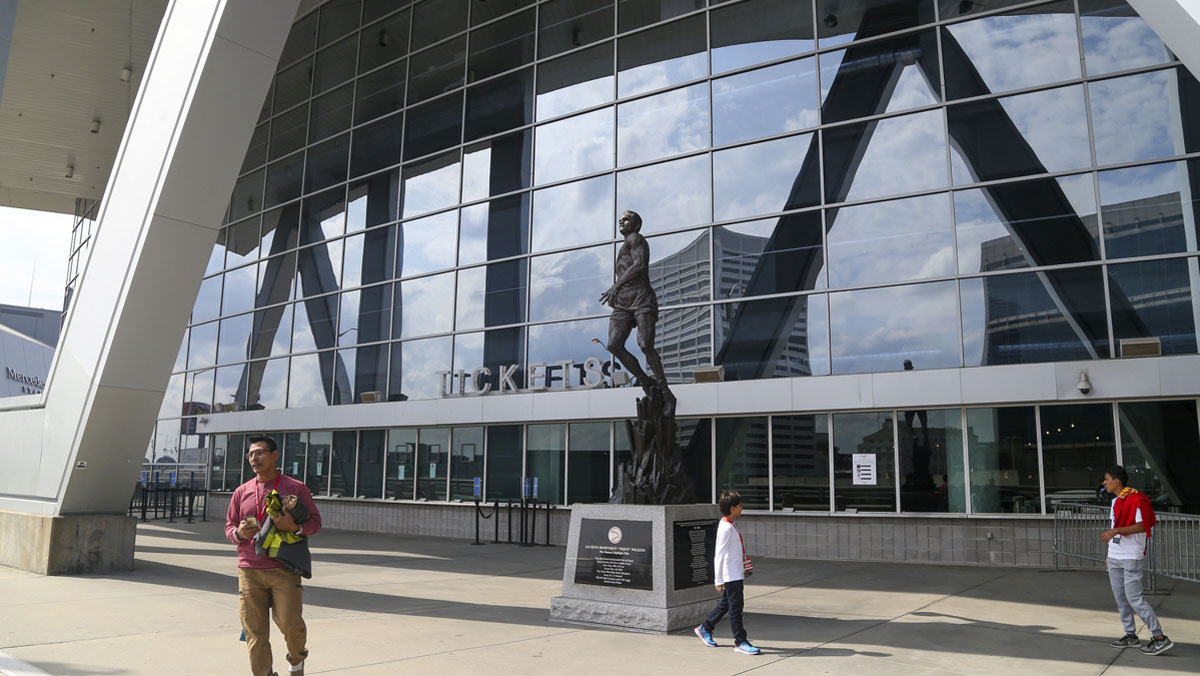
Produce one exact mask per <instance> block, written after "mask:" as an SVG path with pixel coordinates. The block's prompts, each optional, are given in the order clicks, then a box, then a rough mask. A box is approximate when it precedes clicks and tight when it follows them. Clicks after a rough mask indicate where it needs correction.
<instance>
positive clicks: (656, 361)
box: [637, 312, 667, 384]
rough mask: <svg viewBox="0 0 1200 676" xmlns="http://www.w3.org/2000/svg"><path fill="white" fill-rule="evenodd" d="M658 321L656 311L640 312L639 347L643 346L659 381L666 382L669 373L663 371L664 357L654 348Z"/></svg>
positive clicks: (649, 363)
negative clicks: (655, 326)
mask: <svg viewBox="0 0 1200 676" xmlns="http://www.w3.org/2000/svg"><path fill="white" fill-rule="evenodd" d="M657 321H658V317H657V316H655V314H654V313H651V312H639V313H638V315H637V330H638V335H637V342H638V347H640V348H642V354H644V355H646V365H647V366H649V367H650V371H651V372H652V373H654V377H655V378H657V379H658V382H660V383H663V384H666V382H667V375H666V372H664V371H663V363H662V357H660V356H659V355H658V350H656V349H654V325H655V323H656V322H657Z"/></svg>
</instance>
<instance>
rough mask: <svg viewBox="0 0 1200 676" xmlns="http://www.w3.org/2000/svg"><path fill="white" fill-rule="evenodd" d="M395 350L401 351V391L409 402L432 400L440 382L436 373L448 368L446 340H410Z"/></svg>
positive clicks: (447, 345) (448, 347) (448, 359)
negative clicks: (402, 362) (402, 358)
mask: <svg viewBox="0 0 1200 676" xmlns="http://www.w3.org/2000/svg"><path fill="white" fill-rule="evenodd" d="M397 347H399V348H400V349H402V350H403V351H404V368H403V369H402V370H401V376H400V378H401V385H400V388H401V392H402V393H403V394H405V395H406V396H407V397H408V398H409V399H436V398H437V397H438V392H439V389H438V388H439V387H440V382H439V381H440V379H441V376H439V375H438V374H437V372H438V371H444V370H446V369H449V368H450V366H451V360H450V350H451V341H450V337H449V336H446V337H444V338H429V339H426V340H414V341H410V342H406V343H400V344H399V345H398V346H397Z"/></svg>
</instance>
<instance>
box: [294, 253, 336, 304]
mask: <svg viewBox="0 0 1200 676" xmlns="http://www.w3.org/2000/svg"><path fill="white" fill-rule="evenodd" d="M296 255H297V258H298V261H297V263H296V269H297V271H298V272H299V279H298V280H297V283H296V286H297V290H298V292H299V294H298V295H300V296H302V297H303V296H314V295H317V294H322V293H329V292H331V291H337V290H338V289H339V288H341V277H342V240H340V239H339V240H333V241H332V242H322V243H320V244H316V245H313V246H309V247H305V248H303V249H300V251H298V252H297V254H296Z"/></svg>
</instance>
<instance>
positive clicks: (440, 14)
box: [412, 0, 474, 50]
mask: <svg viewBox="0 0 1200 676" xmlns="http://www.w3.org/2000/svg"><path fill="white" fill-rule="evenodd" d="M467 4H468V0H426V2H422V3H418V4H416V5H414V6H413V34H412V38H413V39H412V43H413V44H412V48H413V49H414V50H415V49H420V48H422V47H424V46H426V45H432V44H433V43H435V42H437V41H438V40H441V39H442V38H446V37H449V36H451V35H454V34H455V33H458V32H461V31H464V30H466V28H467V12H468V7H467ZM471 4H474V3H471Z"/></svg>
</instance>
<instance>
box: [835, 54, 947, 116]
mask: <svg viewBox="0 0 1200 676" xmlns="http://www.w3.org/2000/svg"><path fill="white" fill-rule="evenodd" d="M903 42H904V43H905V45H904V47H902V48H901V47H899V46H897V49H903V50H905V51H907V50H911V49H912V46H911V45H910V44H909V43H911V42H912V38H905V39H903ZM928 43H929V44H930V45H934V44H936V43H934V42H933V41H932V40H929V41H928ZM847 51H848V50H845V49H841V50H838V51H836V52H828V53H825V54H822V55H821V56H820V59H821V104H822V105H824V104H825V102H826V100H827V99H828V98H829V89H830V87H831V86H833V83H834V81H835V80H836V79H837V75H838V70H839V69H840V68H842V62H843V61H845V59H846V53H847ZM934 56H936V54H935V55H934ZM911 58H912V59H913V63H912V64H910V65H906V66H904V67H903V68H902V69H901V70H900V78H899V79H898V80H897V81H896V87H895V89H894V90H893V91H892V95H891V97H890V98H889V99H888V100H887V101H886V102H885V103H886V107H885V108H884V110H883V111H880V112H888V113H894V112H899V111H902V110H908V109H909V108H919V107H921V106H929V105H933V104H936V103H938V102H940V101H941V99H942V95H941V92H940V87H939V86H938V85H937V83H934V85H933V87H932V88H931V86H930V83H929V81H928V80H926V79H925V76H924V75H923V74H922V73H921V67H920V66H919V65H917V63H916V61H915V59H916V55H915V54H913V55H911ZM931 62H933V63H936V61H931ZM850 66H851V68H852V69H854V70H859V69H862V70H867V69H869V70H876V69H879V68H883V67H885V66H884V65H883V64H881V63H880V62H879V56H878V55H876V54H870V55H868V56H867V57H866V62H865V63H863V62H855V63H852V64H850ZM891 67H892V66H891V65H890V64H889V65H887V66H886V68H889V69H890V68H891ZM843 93H845V92H843ZM862 112H863V113H868V112H871V111H862ZM827 121H828V120H827Z"/></svg>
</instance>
